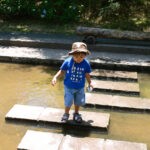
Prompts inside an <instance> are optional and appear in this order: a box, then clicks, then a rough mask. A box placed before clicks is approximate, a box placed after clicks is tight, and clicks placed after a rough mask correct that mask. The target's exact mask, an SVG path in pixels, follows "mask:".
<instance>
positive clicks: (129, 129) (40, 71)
mask: <svg viewBox="0 0 150 150" xmlns="http://www.w3.org/2000/svg"><path fill="white" fill-rule="evenodd" d="M56 71H57V69H55V68H53V67H46V66H32V65H18V64H7V63H0V84H1V86H0V122H1V123H0V131H1V132H0V143H1V145H0V150H8V149H9V150H15V149H16V148H17V146H18V144H19V143H20V141H21V139H22V137H23V136H24V134H25V133H26V131H27V130H28V129H30V130H38V131H47V132H54V133H63V132H64V131H62V129H61V128H57V127H52V126H49V127H44V126H36V125H31V124H23V123H17V122H16V123H10V122H6V121H5V115H6V113H7V112H8V111H9V110H10V109H11V108H12V106H13V105H14V104H24V105H36V106H47V107H55V108H63V83H62V79H60V80H59V81H58V82H57V84H56V86H55V87H52V86H51V84H50V82H51V79H52V77H53V75H54V74H55V73H56ZM138 79H139V83H140V91H141V97H146V98H149V99H150V75H149V74H138ZM82 109H83V108H82ZM86 110H87V111H99V112H108V113H110V115H111V118H110V126H109V131H108V133H101V132H94V131H93V132H88V131H84V130H83V131H80V132H78V131H72V130H68V131H65V132H66V133H67V134H73V135H76V136H88V137H96V138H106V139H113V140H125V141H132V142H142V143H146V144H147V146H148V148H149V149H150V128H149V125H150V114H144V113H129V112H115V111H114V112H113V111H109V110H96V109H86Z"/></svg>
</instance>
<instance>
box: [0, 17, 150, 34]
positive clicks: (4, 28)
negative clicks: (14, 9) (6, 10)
mask: <svg viewBox="0 0 150 150" xmlns="http://www.w3.org/2000/svg"><path fill="white" fill-rule="evenodd" d="M148 24H149V22H148ZM148 24H146V25H144V24H136V23H135V22H134V20H133V21H128V20H120V21H118V20H117V21H112V20H111V21H110V22H108V21H107V22H101V23H99V24H96V23H78V24H73V23H68V24H53V23H51V22H48V21H43V20H31V19H28V20H9V21H4V20H0V27H1V28H0V32H34V33H64V34H75V31H76V28H77V26H89V27H101V28H110V29H119V30H132V31H145V32H150V26H149V25H148Z"/></svg>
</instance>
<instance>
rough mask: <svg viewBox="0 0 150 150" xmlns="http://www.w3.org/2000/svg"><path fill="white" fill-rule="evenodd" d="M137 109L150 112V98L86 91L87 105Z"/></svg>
mask: <svg viewBox="0 0 150 150" xmlns="http://www.w3.org/2000/svg"><path fill="white" fill-rule="evenodd" d="M91 106H94V107H96V108H108V109H116V108H118V109H120V110H128V111H129V110H130V111H132V110H135V111H140V112H150V100H149V99H144V98H140V97H131V96H130V97H127V96H117V95H106V94H100V93H99V94H96V93H86V107H91Z"/></svg>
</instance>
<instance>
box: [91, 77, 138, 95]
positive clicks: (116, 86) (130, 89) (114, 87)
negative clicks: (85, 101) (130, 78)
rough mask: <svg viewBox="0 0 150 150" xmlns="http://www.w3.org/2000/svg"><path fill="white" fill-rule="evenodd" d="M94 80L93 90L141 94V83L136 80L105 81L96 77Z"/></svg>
mask: <svg viewBox="0 0 150 150" xmlns="http://www.w3.org/2000/svg"><path fill="white" fill-rule="evenodd" d="M92 81H93V83H94V89H93V91H100V92H111V93H118V94H131V95H139V94H140V89H139V84H138V83H135V82H123V81H103V80H95V79H93V80H92Z"/></svg>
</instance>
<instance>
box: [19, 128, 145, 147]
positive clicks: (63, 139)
mask: <svg viewBox="0 0 150 150" xmlns="http://www.w3.org/2000/svg"><path fill="white" fill-rule="evenodd" d="M31 141H32V142H31ZM22 149H36V150H41V149H44V150H49V149H52V150H66V149H69V150H76V149H78V150H83V149H86V150H91V149H94V150H147V146H146V144H144V143H134V142H128V141H115V140H104V139H99V138H88V137H84V138H81V137H73V136H70V135H66V136H64V135H62V134H56V133H48V132H40V131H32V130H28V131H27V132H26V134H25V136H24V137H23V139H22V140H21V142H20V144H19V145H18V150H22Z"/></svg>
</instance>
